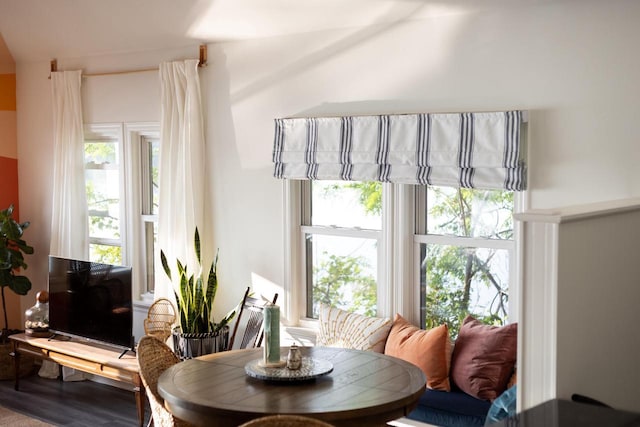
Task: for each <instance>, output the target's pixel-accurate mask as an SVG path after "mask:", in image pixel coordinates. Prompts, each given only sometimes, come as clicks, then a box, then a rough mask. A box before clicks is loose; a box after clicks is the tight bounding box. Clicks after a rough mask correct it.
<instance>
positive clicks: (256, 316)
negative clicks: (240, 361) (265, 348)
mask: <svg viewBox="0 0 640 427" xmlns="http://www.w3.org/2000/svg"><path fill="white" fill-rule="evenodd" d="M249 291H250V288H247V291H246V292H245V293H244V298H242V304H240V312H239V313H238V317H237V318H236V322H235V325H234V326H233V332H232V333H231V338H230V339H229V345H228V346H227V350H237V349H244V348H255V347H260V345H261V344H262V337H263V335H264V328H263V321H264V307H265V305H267V304H269V303H272V304H275V303H276V301H277V300H278V294H275V296H274V297H273V300H271V301H269V300H267V299H264V298H254V297H252V296H249ZM239 326H242V328H239ZM239 331H240V333H238V332H239ZM240 335H242V337H240ZM238 338H239V340H238ZM236 341H237V343H236ZM234 343H236V347H235V348H234Z"/></svg>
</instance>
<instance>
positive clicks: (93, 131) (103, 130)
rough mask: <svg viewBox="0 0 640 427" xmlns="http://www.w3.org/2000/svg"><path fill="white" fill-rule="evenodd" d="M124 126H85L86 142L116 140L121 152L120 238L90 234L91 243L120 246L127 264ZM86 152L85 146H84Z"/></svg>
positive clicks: (123, 261)
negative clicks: (92, 235)
mask: <svg viewBox="0 0 640 427" xmlns="http://www.w3.org/2000/svg"><path fill="white" fill-rule="evenodd" d="M122 132H123V126H122V124H121V123H99V124H86V125H85V126H84V140H83V143H84V142H91V141H111V142H115V143H116V145H117V146H118V151H119V153H120V164H119V171H118V172H119V186H120V188H119V194H120V225H119V226H120V239H119V240H117V239H107V238H99V237H91V236H89V244H103V245H108V246H119V247H120V251H121V256H122V263H123V264H125V265H126V264H127V260H128V248H127V247H126V244H125V242H127V241H128V240H129V239H128V236H127V226H126V220H125V218H126V209H125V204H126V199H127V192H126V188H127V184H126V175H125V172H124V171H125V168H126V161H127V160H126V158H127V156H126V153H125V151H124V142H123V133H122ZM83 152H84V146H83Z"/></svg>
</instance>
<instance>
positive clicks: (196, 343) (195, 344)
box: [172, 326, 229, 360]
mask: <svg viewBox="0 0 640 427" xmlns="http://www.w3.org/2000/svg"><path fill="white" fill-rule="evenodd" d="M172 336H173V350H174V351H175V353H176V355H177V356H178V357H179V358H180V360H186V359H192V358H194V357H198V356H203V355H205V354H211V353H217V352H219V351H225V350H226V349H227V344H228V343H229V327H228V326H224V327H223V328H222V329H220V330H219V331H218V332H215V333H214V332H209V333H204V334H183V333H182V332H180V330H179V329H174V330H173V334H172Z"/></svg>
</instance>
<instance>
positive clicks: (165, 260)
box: [160, 249, 177, 301]
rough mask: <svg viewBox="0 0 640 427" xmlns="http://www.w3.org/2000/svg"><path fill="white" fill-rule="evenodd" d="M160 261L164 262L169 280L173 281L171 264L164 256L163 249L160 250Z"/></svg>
mask: <svg viewBox="0 0 640 427" xmlns="http://www.w3.org/2000/svg"><path fill="white" fill-rule="evenodd" d="M160 261H161V262H162V268H163V269H164V273H165V274H166V275H167V277H168V278H169V280H171V269H170V268H169V263H168V262H167V256H166V255H165V254H164V251H163V250H162V249H160ZM176 301H177V299H176Z"/></svg>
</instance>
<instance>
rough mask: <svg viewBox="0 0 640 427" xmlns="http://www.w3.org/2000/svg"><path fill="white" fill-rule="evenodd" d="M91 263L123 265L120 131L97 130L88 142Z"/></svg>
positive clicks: (88, 207) (96, 128) (86, 162)
mask: <svg viewBox="0 0 640 427" xmlns="http://www.w3.org/2000/svg"><path fill="white" fill-rule="evenodd" d="M84 162H85V182H86V190H87V209H88V215H89V253H90V259H91V261H96V262H103V263H105V264H122V263H123V258H122V256H123V253H122V228H123V227H122V221H121V219H122V218H123V215H122V212H123V211H122V206H121V200H122V196H121V195H122V189H123V188H122V187H123V186H122V183H123V178H124V176H123V168H122V166H123V165H122V144H121V137H120V132H119V131H118V129H117V128H113V127H112V128H107V127H94V128H93V132H91V133H89V134H87V135H86V136H85V142H84Z"/></svg>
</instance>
